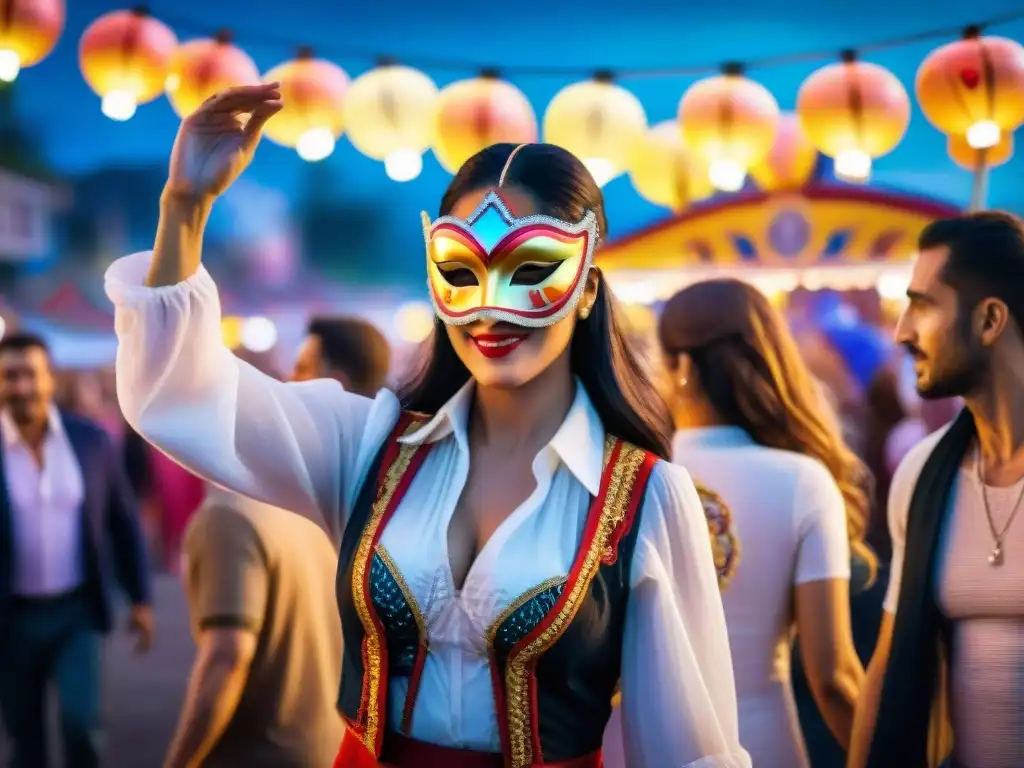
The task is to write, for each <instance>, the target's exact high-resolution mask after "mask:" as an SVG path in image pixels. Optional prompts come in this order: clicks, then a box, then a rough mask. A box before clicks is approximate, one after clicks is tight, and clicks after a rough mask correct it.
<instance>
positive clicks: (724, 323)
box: [658, 279, 878, 581]
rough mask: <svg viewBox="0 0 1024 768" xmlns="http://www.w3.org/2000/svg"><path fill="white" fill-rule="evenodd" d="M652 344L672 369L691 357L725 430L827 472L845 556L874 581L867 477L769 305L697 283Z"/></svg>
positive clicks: (726, 283) (665, 316)
mask: <svg viewBox="0 0 1024 768" xmlns="http://www.w3.org/2000/svg"><path fill="white" fill-rule="evenodd" d="M658 338H659V341H660V342H661V348H662V352H663V353H664V355H665V361H666V364H667V365H668V366H669V367H670V368H674V367H676V366H677V365H678V363H679V356H680V355H682V354H685V355H687V356H688V357H689V358H690V360H691V361H692V364H693V367H694V369H695V372H696V376H697V378H698V379H699V385H700V390H701V392H702V394H703V395H704V396H705V398H706V399H707V401H708V402H709V403H710V404H711V406H712V407H713V408H714V411H715V413H716V415H717V417H718V418H719V419H720V421H721V422H722V423H723V424H727V425H730V426H735V427H740V428H742V429H743V430H745V431H746V432H747V433H748V434H749V435H750V436H751V438H753V440H754V441H755V442H757V443H758V444H760V445H764V446H766V447H769V448H780V449H782V450H787V451H794V452H796V453H802V454H803V455H805V456H810V457H811V458H814V459H817V460H818V461H820V462H821V463H822V464H824V465H825V467H827V468H828V471H829V472H830V473H831V475H832V477H833V479H834V480H835V481H836V484H837V485H838V486H839V490H840V491H841V492H842V494H843V499H844V501H845V502H846V529H847V534H848V536H849V541H850V550H851V552H852V553H853V554H854V555H855V556H856V557H858V558H859V559H860V560H862V561H863V562H864V563H866V564H867V566H868V567H869V569H870V572H871V579H872V581H873V580H874V577H875V573H876V570H877V567H878V559H877V558H876V556H875V553H874V552H872V550H871V548H870V547H868V546H867V544H865V543H864V535H865V530H866V526H867V521H868V519H869V513H870V504H871V475H870V473H869V472H868V470H867V468H866V467H865V466H864V463H863V462H862V461H861V460H860V459H858V458H857V456H856V455H855V454H854V453H853V451H851V450H850V448H849V447H848V446H847V445H846V443H845V442H844V440H843V437H842V434H841V432H840V431H839V430H838V429H837V427H836V425H835V424H834V423H833V419H830V418H829V416H828V413H827V412H826V410H825V404H824V402H823V400H822V395H821V393H820V391H819V390H818V387H817V383H816V382H815V380H814V378H813V377H812V375H811V373H810V371H809V370H808V368H807V365H806V364H805V363H804V361H803V358H802V357H801V356H800V350H799V349H798V348H797V345H796V341H795V340H794V339H793V336H792V334H791V333H790V331H789V327H788V326H787V324H786V322H785V320H783V318H782V317H781V316H780V315H779V313H778V312H777V311H776V310H775V308H774V307H773V306H772V305H771V304H770V303H769V301H768V299H767V298H765V296H764V295H763V294H762V293H761V292H760V291H758V290H757V289H756V288H754V287H753V286H751V285H748V284H747V283H744V282H741V281H739V280H731V279H721V280H708V281H706V282H702V283H696V284H694V285H691V286H689V287H687V288H685V289H683V290H682V291H680V292H679V293H677V294H676V295H675V296H673V297H672V298H671V299H669V301H668V302H667V303H666V305H665V308H664V311H663V312H662V315H661V319H660V321H659V324H658Z"/></svg>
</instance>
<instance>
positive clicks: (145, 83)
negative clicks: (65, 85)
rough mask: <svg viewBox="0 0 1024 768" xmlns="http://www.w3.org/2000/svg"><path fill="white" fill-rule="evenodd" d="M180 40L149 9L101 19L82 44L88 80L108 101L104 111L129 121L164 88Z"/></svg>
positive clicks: (80, 59) (81, 58)
mask: <svg viewBox="0 0 1024 768" xmlns="http://www.w3.org/2000/svg"><path fill="white" fill-rule="evenodd" d="M177 48H178V38H177V37H175V35H174V33H173V32H172V31H171V30H170V28H169V27H167V26H166V25H165V24H162V23H161V22H159V21H157V20H156V19H154V18H153V17H152V16H149V15H148V14H147V13H146V12H145V11H144V10H142V9H137V10H132V11H113V12H112V13H108V14H105V15H103V16H101V17H100V18H98V19H96V21H94V22H93V23H92V24H90V25H89V27H88V28H87V29H86V30H85V32H84V33H83V35H82V39H81V40H80V41H79V43H78V64H79V67H80V68H81V70H82V76H83V77H84V78H85V82H86V83H88V84H89V87H90V88H92V90H93V91H95V92H96V93H97V94H98V95H99V96H100V97H101V98H102V99H103V114H105V115H106V116H107V117H109V118H111V119H112V120H127V119H129V118H130V117H131V116H132V115H134V114H135V108H136V106H137V105H139V104H145V103H147V102H150V101H153V100H154V99H155V98H157V97H158V96H159V95H160V94H162V93H163V91H164V85H165V83H166V82H167V72H168V70H169V67H170V64H171V59H172V58H173V56H174V52H175V51H176V50H177Z"/></svg>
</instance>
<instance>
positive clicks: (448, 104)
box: [434, 72, 537, 173]
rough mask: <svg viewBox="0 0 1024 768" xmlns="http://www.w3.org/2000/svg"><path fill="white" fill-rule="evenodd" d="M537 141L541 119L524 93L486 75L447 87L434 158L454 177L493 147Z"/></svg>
mask: <svg viewBox="0 0 1024 768" xmlns="http://www.w3.org/2000/svg"><path fill="white" fill-rule="evenodd" d="M535 141H537V116H536V114H534V111H533V107H532V106H530V102H529V100H528V99H527V98H526V96H524V95H523V93H522V91H520V90H519V89H518V88H516V87H515V86H514V85H512V84H511V83H509V82H506V81H505V80H501V79H500V78H499V77H498V76H497V74H495V73H493V72H486V73H484V74H482V75H481V76H480V77H476V78H473V79H471V80H460V81H458V82H455V83H452V84H451V85H448V86H446V87H444V88H442V89H441V93H440V94H439V96H438V100H437V111H436V112H435V113H434V154H435V155H437V159H438V161H439V162H440V163H441V165H442V166H443V167H444V168H445V170H447V171H448V172H449V173H455V172H457V171H458V170H459V168H460V167H462V164H463V163H464V162H466V161H467V160H468V159H469V158H471V157H472V156H473V155H475V154H476V153H477V152H479V151H480V150H482V149H485V148H486V147H489V146H491V145H492V144H501V143H504V142H510V143H512V144H528V143H532V142H535Z"/></svg>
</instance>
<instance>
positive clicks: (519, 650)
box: [337, 414, 657, 768]
mask: <svg viewBox="0 0 1024 768" xmlns="http://www.w3.org/2000/svg"><path fill="white" fill-rule="evenodd" d="M424 423H426V417H420V416H415V415H412V414H403V415H402V416H401V418H400V419H399V421H398V424H397V425H396V427H395V429H394V431H393V432H392V433H391V435H390V436H389V438H388V439H387V440H386V441H385V443H384V445H383V446H382V447H381V450H380V452H379V453H378V456H377V459H376V461H375V464H374V465H373V466H372V467H371V473H370V474H368V475H367V480H366V481H365V483H364V485H363V488H362V490H361V492H360V494H359V497H358V499H357V502H356V504H355V505H354V507H353V509H352V512H351V516H350V518H349V520H348V523H347V525H346V528H345V534H344V536H343V538H342V543H341V550H340V554H339V561H338V576H337V593H338V606H339V610H340V612H341V621H342V630H343V634H344V640H345V648H344V655H343V659H342V677H341V687H340V691H339V695H338V708H339V710H340V711H341V713H342V715H343V716H344V718H345V720H346V722H347V724H348V727H349V728H350V729H351V730H352V731H353V732H354V733H355V734H357V735H358V736H359V738H360V739H361V740H362V742H363V744H364V746H365V747H366V748H367V749H368V750H369V751H370V752H371V753H372V754H374V755H376V756H378V757H379V756H380V753H381V745H382V742H383V737H384V732H385V730H386V729H387V712H388V708H387V694H388V681H389V680H390V679H391V677H393V676H399V677H402V676H404V677H408V678H409V689H408V691H409V692H408V695H407V697H406V701H405V706H404V710H403V718H402V724H401V729H402V731H403V732H404V733H408V732H409V729H410V726H411V720H412V714H413V710H414V708H415V705H416V694H417V691H418V689H419V681H420V675H421V673H422V670H423V665H424V663H425V661H426V654H427V632H426V627H425V625H424V622H423V618H422V614H421V613H420V611H419V610H418V608H417V607H416V605H415V601H414V598H413V597H412V595H411V593H410V592H409V590H408V588H407V587H406V585H405V581H404V579H403V577H402V574H401V573H400V572H399V571H398V569H397V568H396V567H395V565H394V563H392V562H390V559H389V558H388V557H387V555H386V553H384V551H383V550H379V549H378V547H377V544H378V542H379V540H380V536H381V534H382V532H383V530H384V528H385V526H386V525H387V522H388V519H389V518H390V517H391V515H392V514H393V513H394V511H395V509H397V507H398V505H399V504H400V503H401V500H402V497H403V495H404V494H405V491H406V490H407V489H408V487H409V485H410V483H411V482H412V479H413V477H414V476H415V474H416V471H417V470H418V469H419V467H420V466H422V464H423V460H424V458H425V457H426V455H427V453H428V452H429V450H430V447H431V446H430V444H429V443H428V444H424V445H418V446H417V445H403V444H401V443H399V442H398V438H399V437H401V436H402V435H404V434H411V433H412V432H413V431H415V430H416V429H418V428H419V427H421V426H422V425H423V424H424ZM656 461H657V457H655V456H654V455H653V454H650V453H648V452H647V451H644V450H642V449H640V448H637V447H635V446H632V445H630V444H628V443H625V442H624V441H622V440H618V439H616V438H611V437H609V438H608V439H607V440H606V442H605V460H604V470H603V472H602V477H601V490H600V492H599V493H598V495H597V497H595V498H594V499H593V500H592V503H591V507H590V510H589V511H588V513H587V520H586V524H585V527H584V532H583V537H582V540H581V542H580V546H579V549H578V551H577V553H576V556H575V559H574V562H573V565H572V569H571V571H570V573H569V575H568V577H567V578H566V579H558V580H557V581H555V580H552V581H550V582H547V583H544V584H540V585H538V586H537V587H536V588H534V589H532V590H530V591H529V592H527V593H526V594H524V595H523V596H521V597H520V598H518V599H517V600H515V601H513V603H512V604H511V605H509V607H508V608H507V609H506V610H505V611H504V612H503V613H502V614H501V616H499V617H498V619H497V620H496V621H495V622H493V624H492V626H491V629H490V631H489V632H488V636H487V647H488V649H489V657H490V666H491V679H492V682H493V688H494V699H495V707H496V710H497V715H498V726H499V730H500V733H501V744H502V752H503V754H504V757H505V764H506V766H508V768H528V767H529V766H534V765H541V764H543V763H544V762H551V761H558V760H568V759H572V758H575V757H580V756H583V755H587V754H590V753H593V752H596V751H597V750H599V749H600V748H601V741H602V737H603V735H604V728H605V725H606V723H607V721H608V718H609V717H610V715H611V701H612V696H613V695H614V694H615V691H616V687H617V684H618V680H619V667H620V660H621V655H622V635H623V627H624V624H625V618H626V604H627V600H628V598H629V578H630V564H631V562H632V559H633V550H634V548H635V545H636V536H637V531H638V529H639V520H638V515H639V512H640V509H641V507H642V501H643V497H644V493H645V490H646V486H647V480H648V478H649V476H650V472H651V469H652V468H653V466H654V464H655V462H656Z"/></svg>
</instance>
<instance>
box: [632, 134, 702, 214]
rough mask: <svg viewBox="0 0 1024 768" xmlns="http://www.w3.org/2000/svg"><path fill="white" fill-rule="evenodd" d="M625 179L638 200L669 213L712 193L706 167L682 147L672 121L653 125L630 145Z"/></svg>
mask: <svg viewBox="0 0 1024 768" xmlns="http://www.w3.org/2000/svg"><path fill="white" fill-rule="evenodd" d="M629 178H630V181H632V182H633V187H634V188H635V189H636V191H637V193H638V194H639V195H640V196H641V197H642V198H644V199H645V200H647V201H649V202H652V203H654V204H656V205H661V206H664V207H665V208H670V209H672V210H673V211H681V210H682V209H683V208H685V207H686V206H687V205H689V204H690V203H692V202H695V201H697V200H703V199H704V198H705V197H709V196H710V195H711V194H712V193H713V192H714V191H715V190H714V187H712V186H711V182H710V180H709V179H708V171H707V167H706V166H704V164H703V163H701V162H700V161H699V160H698V158H696V157H695V156H694V154H693V153H692V152H690V151H689V150H688V149H687V148H686V145H685V144H684V143H683V135H682V133H681V132H680V131H679V124H678V123H676V121H675V120H668V121H666V122H664V123H659V124H658V125H655V126H653V127H652V128H650V129H649V130H647V131H645V132H644V134H643V135H642V136H641V137H640V139H639V140H638V141H635V142H634V143H633V148H632V151H631V152H630V157H629Z"/></svg>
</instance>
